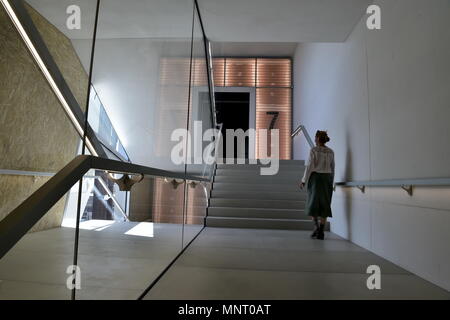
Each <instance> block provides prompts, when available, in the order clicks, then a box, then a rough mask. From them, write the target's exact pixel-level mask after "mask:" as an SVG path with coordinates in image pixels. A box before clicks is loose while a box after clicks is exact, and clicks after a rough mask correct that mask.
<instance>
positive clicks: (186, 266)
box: [146, 228, 450, 299]
mask: <svg viewBox="0 0 450 320" xmlns="http://www.w3.org/2000/svg"><path fill="white" fill-rule="evenodd" d="M369 265H378V266H379V267H380V268H381V289H380V290H369V289H368V288H367V284H366V283H367V279H368V277H369V274H367V273H366V271H367V267H368V266H369ZM146 299H450V293H449V292H447V291H446V290H444V289H441V288H439V287H437V286H435V285H433V284H431V283H429V282H427V281H425V280H423V279H421V278H419V277H417V276H415V275H413V274H411V273H409V272H408V271H406V270H404V269H402V268H400V267H398V266H396V265H394V264H392V263H390V262H389V261H386V260H385V259H382V258H380V257H378V256H377V255H375V254H373V253H371V252H369V251H367V250H365V249H363V248H361V247H358V246H356V245H354V244H352V243H350V242H348V241H346V240H344V239H341V238H339V237H338V236H335V235H333V234H331V233H327V240H325V241H320V240H311V239H309V232H305V231H286V230H258V229H222V228H205V229H204V230H203V231H202V233H201V234H200V235H199V236H198V237H197V239H196V240H195V241H194V242H193V243H192V244H191V246H190V247H189V248H188V249H187V250H186V251H185V253H184V254H183V255H182V256H181V257H180V258H179V259H178V260H177V262H176V263H175V264H174V265H173V266H172V267H171V268H170V269H169V270H168V272H167V273H166V274H165V275H164V276H163V277H162V278H161V280H160V281H159V282H158V283H157V284H156V285H155V286H154V287H153V288H152V290H151V291H150V292H149V294H148V295H147V296H146Z"/></svg>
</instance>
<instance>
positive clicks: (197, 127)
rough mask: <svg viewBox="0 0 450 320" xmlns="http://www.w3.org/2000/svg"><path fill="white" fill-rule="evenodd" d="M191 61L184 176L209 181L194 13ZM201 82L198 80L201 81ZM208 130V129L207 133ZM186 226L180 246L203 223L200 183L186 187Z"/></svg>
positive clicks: (201, 47) (204, 75) (201, 55)
mask: <svg viewBox="0 0 450 320" xmlns="http://www.w3.org/2000/svg"><path fill="white" fill-rule="evenodd" d="M192 55H193V61H192V71H191V75H192V78H191V79H192V81H191V83H192V86H191V99H190V102H191V103H190V117H189V119H190V121H189V128H188V129H189V132H190V134H191V139H192V146H191V150H190V151H191V157H190V159H188V161H189V162H188V164H187V166H186V174H188V175H190V176H197V177H204V178H209V177H210V175H211V170H212V162H210V161H211V159H210V158H208V159H206V158H205V155H206V156H209V155H210V154H211V152H212V151H213V150H211V152H207V153H206V154H205V152H204V151H207V150H209V149H208V147H209V146H211V143H212V141H210V140H207V139H204V137H205V136H204V134H205V133H206V131H207V130H210V129H211V128H213V118H212V112H211V101H210V94H209V87H208V81H207V80H208V69H207V59H206V52H205V43H204V41H203V33H202V30H201V25H200V21H199V18H198V15H197V12H195V19H194V39H193V52H192ZM200 79H201V81H200ZM210 131H211V130H210ZM185 189H186V190H185V195H186V202H185V220H184V223H185V227H184V238H183V245H186V244H188V243H189V242H190V241H191V240H192V238H193V237H194V236H195V235H196V234H197V233H198V232H199V231H200V230H201V228H202V227H203V224H204V217H205V216H206V207H207V204H208V203H207V198H205V197H207V195H208V194H207V193H205V191H206V189H205V187H204V186H203V185H202V184H197V183H191V184H188V186H186V188H185Z"/></svg>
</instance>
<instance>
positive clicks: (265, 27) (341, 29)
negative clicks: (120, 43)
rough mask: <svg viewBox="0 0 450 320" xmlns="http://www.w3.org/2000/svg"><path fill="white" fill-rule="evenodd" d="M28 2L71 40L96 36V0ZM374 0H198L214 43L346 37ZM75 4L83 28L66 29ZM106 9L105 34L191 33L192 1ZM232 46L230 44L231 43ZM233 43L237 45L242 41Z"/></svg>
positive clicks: (106, 0)
mask: <svg viewBox="0 0 450 320" xmlns="http://www.w3.org/2000/svg"><path fill="white" fill-rule="evenodd" d="M27 2H28V3H29V4H31V5H32V6H33V7H34V8H35V9H36V10H37V11H39V12H40V13H41V14H42V15H43V16H44V17H46V18H47V19H48V20H49V21H50V22H51V23H53V24H54V25H55V26H56V27H57V28H58V29H60V30H61V31H62V32H64V33H65V34H66V35H67V36H68V37H69V38H71V39H89V38H91V37H92V29H93V28H92V25H93V21H94V14H95V3H96V1H95V0H27ZM372 2H373V0H226V1H225V0H198V3H199V7H200V11H201V14H202V18H203V21H204V25H205V29H206V33H207V36H208V37H209V38H210V39H211V40H212V41H214V42H225V43H229V42H230V43H237V42H245V43H259V44H265V45H266V46H267V44H268V43H285V44H286V43H291V44H292V43H298V42H341V41H345V39H346V38H347V36H348V35H349V34H350V32H351V31H352V29H353V27H354V26H355V25H356V23H357V22H358V21H359V20H360V18H361V17H362V15H363V14H364V13H365V9H366V8H367V6H368V5H369V4H370V3H372ZM72 4H76V5H79V6H80V8H81V22H82V25H81V30H68V29H67V27H66V20H67V17H68V14H67V13H66V8H67V7H68V6H69V5H72ZM100 9H101V10H100V16H99V30H98V37H99V38H103V39H107V38H186V37H189V36H190V32H191V29H190V27H189V25H190V22H191V17H192V0H126V1H124V0H102V1H101V8H100ZM227 46H228V47H229V45H228V44H225V47H227ZM232 46H234V47H235V48H236V45H234V44H233V45H232ZM281 47H283V45H282V46H281ZM281 47H279V48H281ZM230 48H231V47H230ZM224 50H225V49H224ZM227 50H231V49H227Z"/></svg>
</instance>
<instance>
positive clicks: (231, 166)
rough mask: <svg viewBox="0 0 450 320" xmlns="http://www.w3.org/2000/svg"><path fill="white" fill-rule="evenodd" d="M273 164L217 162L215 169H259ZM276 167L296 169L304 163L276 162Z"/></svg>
mask: <svg viewBox="0 0 450 320" xmlns="http://www.w3.org/2000/svg"><path fill="white" fill-rule="evenodd" d="M271 165H272V166H273V164H269V165H260V164H237V163H234V164H218V165H217V169H221V170H260V169H261V168H269V167H270V166H271ZM278 168H279V169H280V170H297V169H303V168H305V164H304V163H295V164H283V163H278Z"/></svg>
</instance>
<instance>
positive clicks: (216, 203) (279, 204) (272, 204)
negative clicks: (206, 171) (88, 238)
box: [209, 198, 305, 209]
mask: <svg viewBox="0 0 450 320" xmlns="http://www.w3.org/2000/svg"><path fill="white" fill-rule="evenodd" d="M209 206H210V207H234V208H276V209H303V208H305V201H295V200H259V199H217V198H216V199H214V198H213V199H210V201H209Z"/></svg>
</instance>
